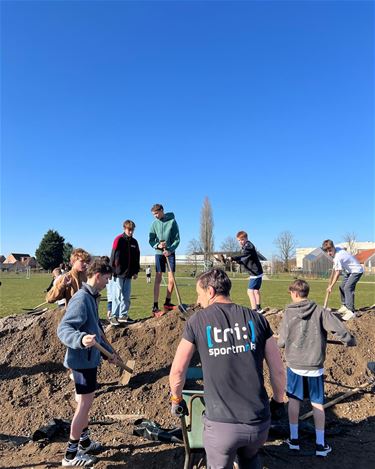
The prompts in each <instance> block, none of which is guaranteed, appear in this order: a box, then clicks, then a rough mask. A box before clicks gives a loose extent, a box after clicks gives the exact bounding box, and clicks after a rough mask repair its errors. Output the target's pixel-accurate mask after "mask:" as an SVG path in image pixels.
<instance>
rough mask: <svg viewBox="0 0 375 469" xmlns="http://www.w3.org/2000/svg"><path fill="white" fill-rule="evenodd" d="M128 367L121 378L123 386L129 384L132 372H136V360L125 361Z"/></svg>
mask: <svg viewBox="0 0 375 469" xmlns="http://www.w3.org/2000/svg"><path fill="white" fill-rule="evenodd" d="M125 366H126V368H124V370H123V372H122V375H121V378H120V384H122V385H123V386H126V385H127V384H129V381H130V378H131V377H132V374H133V373H134V367H135V360H128V361H127V362H126V363H125Z"/></svg>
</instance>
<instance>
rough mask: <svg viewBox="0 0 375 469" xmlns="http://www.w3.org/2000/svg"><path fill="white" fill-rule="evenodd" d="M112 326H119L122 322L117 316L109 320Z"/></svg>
mask: <svg viewBox="0 0 375 469" xmlns="http://www.w3.org/2000/svg"><path fill="white" fill-rule="evenodd" d="M109 322H110V324H111V326H119V325H120V323H119V320H118V319H117V318H116V317H112V318H111V319H110V320H109Z"/></svg>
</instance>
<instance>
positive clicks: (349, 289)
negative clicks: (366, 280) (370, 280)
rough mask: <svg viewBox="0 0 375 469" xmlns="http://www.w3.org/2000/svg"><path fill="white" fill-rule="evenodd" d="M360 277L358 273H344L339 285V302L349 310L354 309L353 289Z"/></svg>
mask: <svg viewBox="0 0 375 469" xmlns="http://www.w3.org/2000/svg"><path fill="white" fill-rule="evenodd" d="M361 277H362V273H360V274H348V273H345V274H344V278H343V280H342V283H341V285H340V287H339V288H340V295H341V303H342V304H343V305H345V306H346V307H347V308H348V309H350V311H354V290H355V286H356V285H357V282H358V280H359V279H360V278H361Z"/></svg>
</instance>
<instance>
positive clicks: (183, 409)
mask: <svg viewBox="0 0 375 469" xmlns="http://www.w3.org/2000/svg"><path fill="white" fill-rule="evenodd" d="M171 414H172V415H174V416H175V417H182V416H184V415H189V411H188V408H187V405H186V402H185V401H184V400H183V399H182V401H180V402H179V403H177V402H173V401H172V406H171Z"/></svg>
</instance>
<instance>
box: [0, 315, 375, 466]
mask: <svg viewBox="0 0 375 469" xmlns="http://www.w3.org/2000/svg"><path fill="white" fill-rule="evenodd" d="M272 313H274V314H272ZM60 314H61V313H56V311H47V312H46V313H44V314H41V315H39V316H33V315H27V314H25V315H21V316H14V317H7V318H4V319H2V320H0V395H1V396H2V407H1V416H0V467H1V468H20V467H33V465H35V466H37V467H38V468H43V467H57V466H59V464H60V460H61V458H62V456H63V451H64V448H65V437H62V438H61V440H60V441H54V442H53V443H50V444H48V445H41V444H38V443H33V442H31V441H28V440H27V439H26V437H29V436H30V435H31V434H32V433H33V432H34V431H35V430H36V429H37V428H39V427H41V426H43V425H45V424H46V423H47V422H48V421H50V420H51V419H52V418H62V419H71V417H72V415H73V411H74V408H75V402H74V400H73V398H74V392H73V389H74V388H73V383H72V382H71V381H70V380H69V377H68V373H67V372H66V370H65V369H64V368H63V366H62V361H63V357H64V353H65V348H64V347H63V346H62V345H61V343H60V342H59V340H58V338H57V336H56V328H57V325H58V323H59V321H60ZM281 315H282V312H276V311H271V314H270V313H269V315H268V317H267V319H268V320H269V322H270V323H271V326H272V328H273V329H274V331H277V327H278V324H279V322H280V319H281ZM347 325H348V328H349V329H350V330H351V331H352V332H353V333H354V334H355V335H356V337H357V342H358V346H357V347H355V348H346V347H344V346H340V345H329V347H328V353H327V361H326V375H327V378H326V383H327V384H326V394H327V399H328V400H330V399H332V398H334V397H336V396H337V395H339V394H340V393H342V392H345V391H346V390H347V389H348V388H351V387H356V386H358V385H360V384H362V383H364V382H365V381H366V379H368V376H366V372H365V370H366V363H367V361H369V360H374V358H375V355H374V344H375V310H373V309H367V310H364V311H363V314H362V316H361V317H359V318H356V319H355V320H352V321H350V322H349V323H348V324H347ZM183 327H184V322H183V321H181V320H180V319H179V317H178V315H177V314H173V313H170V314H168V315H165V316H163V317H161V318H159V319H154V318H152V319H148V320H144V321H141V322H138V323H136V324H134V325H132V326H130V327H128V328H119V329H114V328H110V327H109V328H108V331H107V337H108V339H109V341H110V342H111V343H112V344H113V346H114V347H115V349H116V350H117V351H118V352H119V354H120V355H121V356H122V357H123V359H124V360H126V359H130V358H132V359H135V360H136V369H135V375H134V377H133V378H132V379H131V381H130V384H129V386H127V387H123V386H119V385H118V379H119V371H118V369H116V368H115V367H113V366H111V365H110V364H109V363H107V362H104V363H103V365H102V367H101V369H100V373H99V382H100V384H101V386H100V388H99V389H98V391H97V393H96V399H95V401H94V406H93V409H92V413H91V418H92V421H93V424H92V431H93V435H94V437H95V438H97V439H99V440H100V441H101V442H102V443H103V444H104V445H105V451H104V452H103V453H101V455H100V458H99V462H98V463H97V464H96V465H95V467H96V468H99V469H101V468H114V467H124V468H127V467H129V468H130V467H131V468H133V469H137V468H143V467H144V466H148V467H150V468H178V467H182V466H183V459H184V450H183V447H182V446H179V445H165V444H160V443H157V442H151V441H147V440H142V439H141V438H139V437H135V436H133V435H132V425H133V422H134V420H135V419H136V418H138V417H139V416H145V417H147V418H150V419H153V420H155V421H157V422H158V423H160V424H161V425H162V426H163V427H165V428H173V427H175V426H176V425H178V422H177V421H176V419H175V418H172V417H171V415H170V411H169V400H168V394H169V387H168V374H169V369H170V365H171V362H172V359H173V356H174V353H175V350H176V347H177V345H178V342H179V340H180V337H181V334H182V331H183ZM267 381H268V379H267ZM191 384H192V385H193V383H191ZM267 387H268V388H269V385H268V383H267ZM370 389H371V386H370V387H369V388H368V389H367V391H369V390H370ZM307 410H308V409H307ZM109 415H110V416H112V417H108V416H109ZM338 422H340V428H344V430H345V431H343V432H341V434H337V435H336V436H335V440H334V442H333V441H332V444H333V446H334V452H333V453H332V455H331V456H330V458H329V459H330V467H333V468H335V467H341V468H345V467H350V466H352V465H353V464H354V463H355V464H356V467H369V463H368V461H371V460H372V459H373V457H374V449H373V445H372V447H371V445H370V444H369V443H368V442H367V440H372V441H373V436H371V435H373V432H374V430H375V405H374V397H373V394H371V393H370V392H367V393H358V394H356V395H354V396H353V397H351V398H350V399H348V400H345V401H343V402H342V403H341V404H339V405H337V406H335V407H333V408H332V410H330V411H329V412H327V423H328V426H327V433H328V435H329V434H330V433H329V432H330V429H334V428H337V427H338V425H337V423H338ZM335 433H339V432H337V431H335ZM331 434H332V431H331ZM308 439H309V440H311V442H309V441H308V442H307V443H306V444H307V446H308V445H309V444H310V443H313V441H312V439H311V438H308ZM349 442H350V444H349ZM20 443H22V444H21V445H20ZM280 443H281V440H275V441H271V442H269V444H268V445H267V446H266V448H265V459H264V461H265V467H269V468H272V467H286V465H288V467H300V466H301V464H306V463H307V464H308V465H309V467H315V464H316V465H318V463H316V462H315V458H313V457H311V456H310V453H309V452H308V451H307V453H306V454H304V455H303V456H297V457H296V456H293V457H292V458H291V457H290V455H289V453H288V452H287V451H286V450H285V448H284V446H280ZM366 445H367V446H366ZM353 448H355V449H354V450H353ZM370 448H371V451H372V453H371V455H372V456H371V455H370ZM365 450H366V451H365ZM343 455H344V456H345V458H344V459H343ZM371 457H372V459H371ZM307 458H308V459H307ZM285 461H286V462H285ZM362 463H363V465H361V464H362Z"/></svg>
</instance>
